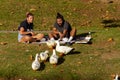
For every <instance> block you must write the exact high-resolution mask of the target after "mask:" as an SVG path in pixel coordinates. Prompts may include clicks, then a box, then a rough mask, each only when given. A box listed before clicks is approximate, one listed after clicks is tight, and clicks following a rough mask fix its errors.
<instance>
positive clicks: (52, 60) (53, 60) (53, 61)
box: [49, 49, 58, 65]
mask: <svg viewBox="0 0 120 80" xmlns="http://www.w3.org/2000/svg"><path fill="white" fill-rule="evenodd" d="M49 61H50V64H53V65H56V64H57V63H58V56H57V55H56V52H55V49H53V54H52V55H51V56H50V59H49Z"/></svg>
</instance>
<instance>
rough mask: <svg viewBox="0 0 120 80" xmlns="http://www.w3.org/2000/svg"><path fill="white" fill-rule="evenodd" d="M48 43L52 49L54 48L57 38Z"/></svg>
mask: <svg viewBox="0 0 120 80" xmlns="http://www.w3.org/2000/svg"><path fill="white" fill-rule="evenodd" d="M46 44H47V46H48V47H49V48H51V49H53V48H54V47H55V46H56V43H55V40H48V41H47V42H46Z"/></svg>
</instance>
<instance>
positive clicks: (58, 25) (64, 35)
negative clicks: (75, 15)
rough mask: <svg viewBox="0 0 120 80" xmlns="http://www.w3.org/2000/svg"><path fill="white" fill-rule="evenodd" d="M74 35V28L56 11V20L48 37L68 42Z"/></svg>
mask: <svg viewBox="0 0 120 80" xmlns="http://www.w3.org/2000/svg"><path fill="white" fill-rule="evenodd" d="M75 35H76V29H75V28H73V29H72V28H71V25H70V24H69V23H68V22H67V21H65V20H64V17H63V16H62V15H61V14H60V13H57V17H56V22H55V24H54V28H53V30H52V33H49V38H50V39H51V40H54V39H59V40H63V41H66V42H70V41H71V40H72V39H73V38H74V37H75Z"/></svg>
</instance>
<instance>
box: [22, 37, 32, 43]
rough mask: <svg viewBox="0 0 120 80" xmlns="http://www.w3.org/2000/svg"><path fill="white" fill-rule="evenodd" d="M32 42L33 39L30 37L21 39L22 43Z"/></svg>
mask: <svg viewBox="0 0 120 80" xmlns="http://www.w3.org/2000/svg"><path fill="white" fill-rule="evenodd" d="M31 40H32V37H30V36H24V37H22V38H21V40H20V42H27V41H31Z"/></svg>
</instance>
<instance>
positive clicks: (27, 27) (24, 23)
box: [18, 20, 33, 31]
mask: <svg viewBox="0 0 120 80" xmlns="http://www.w3.org/2000/svg"><path fill="white" fill-rule="evenodd" d="M21 27H23V28H24V30H25V31H31V30H33V23H30V24H28V22H27V20H24V21H22V22H21V23H20V26H19V27H18V30H20V28H21Z"/></svg>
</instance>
